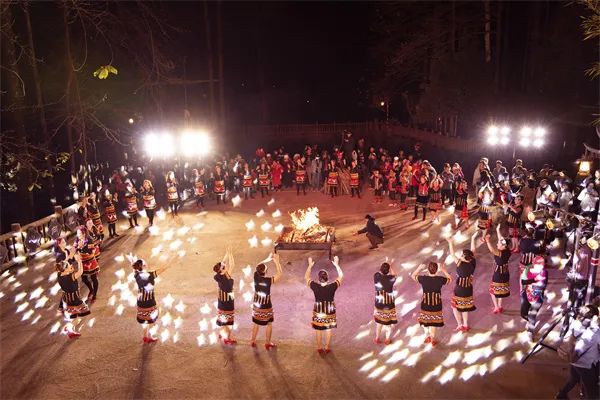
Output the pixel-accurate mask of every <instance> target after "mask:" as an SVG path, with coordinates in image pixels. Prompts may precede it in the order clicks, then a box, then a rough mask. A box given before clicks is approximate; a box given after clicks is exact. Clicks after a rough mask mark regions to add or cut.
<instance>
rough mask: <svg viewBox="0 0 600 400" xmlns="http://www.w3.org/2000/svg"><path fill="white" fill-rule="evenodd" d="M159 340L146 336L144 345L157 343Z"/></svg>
mask: <svg viewBox="0 0 600 400" xmlns="http://www.w3.org/2000/svg"><path fill="white" fill-rule="evenodd" d="M156 342H158V339H157V338H155V337H152V336H144V343H156Z"/></svg>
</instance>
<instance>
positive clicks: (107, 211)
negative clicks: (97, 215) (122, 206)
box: [102, 191, 119, 238]
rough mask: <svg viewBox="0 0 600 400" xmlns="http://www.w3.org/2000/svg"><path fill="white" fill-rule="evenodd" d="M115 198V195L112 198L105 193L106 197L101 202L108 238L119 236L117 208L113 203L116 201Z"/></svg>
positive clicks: (109, 194) (108, 193)
mask: <svg viewBox="0 0 600 400" xmlns="http://www.w3.org/2000/svg"><path fill="white" fill-rule="evenodd" d="M116 196H117V195H116V194H115V195H114V196H113V195H112V194H111V193H110V192H108V191H107V193H106V195H105V196H104V201H103V202H102V205H103V206H104V216H105V217H106V222H107V223H108V235H109V237H110V238H114V237H117V236H119V234H118V233H117V208H116V205H115V201H117V199H116V198H115V197H116Z"/></svg>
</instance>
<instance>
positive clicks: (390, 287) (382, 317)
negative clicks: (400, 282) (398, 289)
mask: <svg viewBox="0 0 600 400" xmlns="http://www.w3.org/2000/svg"><path fill="white" fill-rule="evenodd" d="M373 282H374V283H375V311H374V312H373V319H374V320H375V322H377V323H378V324H382V325H393V324H397V323H398V317H397V315H396V295H395V293H394V283H396V275H390V274H387V275H384V274H382V273H381V272H376V273H375V275H373Z"/></svg>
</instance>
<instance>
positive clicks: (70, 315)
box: [56, 254, 90, 339]
mask: <svg viewBox="0 0 600 400" xmlns="http://www.w3.org/2000/svg"><path fill="white" fill-rule="evenodd" d="M73 257H74V260H75V266H76V267H77V269H75V268H74V263H72V262H69V261H68V260H62V261H59V262H57V263H56V272H57V273H58V278H57V281H58V284H59V286H60V288H61V290H62V292H63V294H62V297H61V303H62V305H63V307H62V309H63V311H64V316H65V319H66V320H67V321H68V322H67V325H66V326H65V328H64V331H63V332H64V333H65V334H66V335H67V336H68V337H69V338H70V339H74V338H76V337H79V336H81V332H79V331H78V329H77V328H78V325H79V323H80V322H81V321H80V318H82V317H85V316H87V315H90V308H89V307H88V306H87V304H85V302H84V301H83V300H81V296H80V295H79V283H78V279H79V277H80V276H81V274H82V273H83V265H82V262H81V256H80V255H79V254H74V255H73Z"/></svg>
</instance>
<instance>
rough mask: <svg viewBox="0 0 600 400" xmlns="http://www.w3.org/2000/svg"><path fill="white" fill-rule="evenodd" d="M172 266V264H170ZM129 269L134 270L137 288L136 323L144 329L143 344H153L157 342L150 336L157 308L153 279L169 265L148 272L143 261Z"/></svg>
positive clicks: (156, 317)
mask: <svg viewBox="0 0 600 400" xmlns="http://www.w3.org/2000/svg"><path fill="white" fill-rule="evenodd" d="M171 265H172V264H171ZM131 267H132V268H133V270H134V277H135V283H136V284H137V287H138V296H137V322H138V323H140V324H141V325H142V326H143V327H144V336H143V338H142V340H143V342H144V343H154V342H156V341H158V339H157V338H155V337H153V336H152V332H150V330H151V329H152V326H153V325H154V323H155V322H156V320H157V319H158V306H157V305H156V298H155V295H154V286H155V285H156V282H155V279H156V277H157V276H158V275H160V274H162V273H163V272H164V271H165V270H166V269H168V268H169V267H170V265H168V266H165V267H162V268H158V269H155V270H153V271H148V265H146V263H145V262H144V260H141V259H140V260H137V261H136V262H134V263H133V264H132V265H131Z"/></svg>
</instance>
